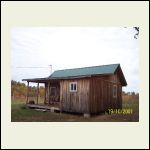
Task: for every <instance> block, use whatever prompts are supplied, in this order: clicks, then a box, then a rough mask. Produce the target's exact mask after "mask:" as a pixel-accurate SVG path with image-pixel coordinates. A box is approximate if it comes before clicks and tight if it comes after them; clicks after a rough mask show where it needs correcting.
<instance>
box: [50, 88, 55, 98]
mask: <svg viewBox="0 0 150 150" xmlns="http://www.w3.org/2000/svg"><path fill="white" fill-rule="evenodd" d="M50 96H56V87H51V88H50Z"/></svg>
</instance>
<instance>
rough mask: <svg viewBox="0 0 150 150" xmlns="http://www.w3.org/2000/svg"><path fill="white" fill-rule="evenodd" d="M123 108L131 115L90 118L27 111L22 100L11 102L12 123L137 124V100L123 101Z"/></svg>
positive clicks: (108, 115)
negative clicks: (127, 109) (129, 109)
mask: <svg viewBox="0 0 150 150" xmlns="http://www.w3.org/2000/svg"><path fill="white" fill-rule="evenodd" d="M123 108H131V109H133V113H132V114H124V115H123V114H111V115H110V114H99V115H95V116H92V117H90V118H84V117H83V115H77V114H69V113H56V112H55V113H53V112H41V111H37V110H33V109H29V108H27V107H26V105H25V101H23V100H15V101H12V104H11V121H12V122H137V121H139V102H138V100H134V99H133V100H131V99H130V100H123Z"/></svg>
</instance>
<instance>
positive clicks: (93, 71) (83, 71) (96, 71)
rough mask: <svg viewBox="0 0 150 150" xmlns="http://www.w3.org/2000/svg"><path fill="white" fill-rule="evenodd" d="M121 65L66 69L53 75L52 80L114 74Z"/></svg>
mask: <svg viewBox="0 0 150 150" xmlns="http://www.w3.org/2000/svg"><path fill="white" fill-rule="evenodd" d="M118 66H119V64H111V65H103V66H92V67H85V68H75V69H65V70H57V71H55V72H54V73H52V74H51V76H50V78H66V77H77V76H91V75H102V74H113V73H114V72H115V71H116V69H117V67H118Z"/></svg>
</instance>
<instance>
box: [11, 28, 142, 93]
mask: <svg viewBox="0 0 150 150" xmlns="http://www.w3.org/2000/svg"><path fill="white" fill-rule="evenodd" d="M135 33H136V32H135V30H134V29H133V28H124V27H120V28H118V27H116V28H115V27H113V28H110V27H107V28H106V27H105V28H102V27H26V28H24V27H16V28H12V30H11V73H12V76H11V77H12V79H13V80H16V81H21V80H22V79H23V78H38V77H47V76H49V75H50V73H51V68H50V66H49V65H52V72H53V71H55V70H59V69H67V68H77V67H87V66H97V65H106V64H116V63H120V65H121V68H122V70H123V73H124V75H125V78H126V80H127V83H128V85H127V86H126V87H124V88H123V90H124V91H135V92H138V91H139V45H138V39H134V34H135ZM30 67H41V68H30Z"/></svg>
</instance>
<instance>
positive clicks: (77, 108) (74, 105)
mask: <svg viewBox="0 0 150 150" xmlns="http://www.w3.org/2000/svg"><path fill="white" fill-rule="evenodd" d="M70 82H77V92H70V91H69V84H70ZM60 87H61V88H60V101H61V108H62V110H63V111H68V112H78V113H88V112H89V79H77V80H62V81H61V82H60Z"/></svg>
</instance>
